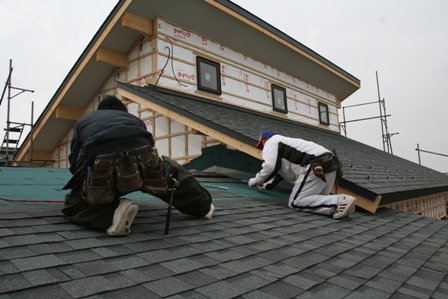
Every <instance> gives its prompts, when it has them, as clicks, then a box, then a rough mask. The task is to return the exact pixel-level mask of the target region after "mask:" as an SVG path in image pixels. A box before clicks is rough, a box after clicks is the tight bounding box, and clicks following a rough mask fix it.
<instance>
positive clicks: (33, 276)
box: [0, 184, 448, 299]
mask: <svg viewBox="0 0 448 299" xmlns="http://www.w3.org/2000/svg"><path fill="white" fill-rule="evenodd" d="M239 185H241V184H239ZM234 188H240V187H238V186H237V185H235V186H234V187H232V185H230V187H229V189H228V191H224V192H223V191H214V190H211V192H212V195H213V196H214V197H215V198H216V197H218V198H219V197H220V196H217V195H216V194H217V193H213V192H221V196H222V195H223V193H232V192H235V191H234ZM215 190H216V189H215ZM260 192H261V191H256V190H253V191H252V194H251V196H249V197H247V196H245V197H244V198H243V199H237V200H219V199H218V200H215V201H214V204H215V206H216V208H217V209H216V211H215V214H214V217H213V219H212V220H209V221H206V220H198V219H195V218H193V217H191V216H186V215H183V214H180V213H178V212H177V211H176V210H174V212H173V215H172V217H171V220H172V222H171V230H170V233H169V234H168V235H165V234H164V224H165V213H166V205H165V204H164V203H162V202H161V201H157V200H143V201H138V204H139V207H140V210H139V213H138V215H137V217H136V219H135V221H134V224H133V226H132V232H131V234H129V235H128V236H125V237H118V238H117V237H115V238H114V237H109V236H108V235H107V234H106V233H105V232H102V231H91V230H86V229H84V228H82V227H80V226H78V225H76V224H72V223H70V222H69V221H68V220H67V219H66V218H65V217H64V216H63V214H62V213H61V212H60V210H61V208H62V204H45V205H43V204H40V205H37V204H31V205H10V206H2V207H1V209H0V236H1V240H0V286H1V287H0V298H85V297H88V298H123V297H125V298H162V297H163V298H220V299H221V298H257V299H258V298H292V297H294V298H447V294H448V244H447V242H448V241H447V240H448V224H447V222H444V221H440V220H435V219H431V218H427V217H423V216H419V215H413V214H410V213H406V212H400V211H394V210H391V209H380V210H379V211H378V212H377V213H376V214H370V213H363V212H360V211H357V212H355V213H354V214H352V215H351V217H350V218H346V219H343V220H333V219H331V218H328V217H325V216H320V215H314V214H307V213H299V212H294V211H292V210H289V209H288V208H287V206H286V199H285V198H287V194H285V197H284V198H282V199H275V197H273V198H271V199H257V194H258V193H260ZM224 195H225V194H224ZM277 198H278V194H277Z"/></svg>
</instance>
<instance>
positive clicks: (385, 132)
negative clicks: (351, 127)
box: [341, 72, 399, 154]
mask: <svg viewBox="0 0 448 299" xmlns="http://www.w3.org/2000/svg"><path fill="white" fill-rule="evenodd" d="M375 73H376V84H377V90H378V101H374V102H369V103H363V104H358V105H351V106H345V107H342V115H343V118H344V121H343V122H341V128H342V130H343V131H344V136H345V137H347V123H350V122H356V121H362V120H369V119H375V118H380V120H381V135H382V139H383V151H386V149H387V152H388V153H390V154H393V151H392V141H391V137H392V136H393V135H396V134H399V133H392V134H390V133H389V128H388V127H387V118H388V117H389V116H391V115H390V114H386V100H385V99H384V98H383V99H382V100H381V96H380V85H379V82H378V72H375ZM376 103H378V105H379V108H380V116H374V117H367V118H360V119H354V120H349V121H346V120H345V108H351V107H357V106H363V105H370V104H376Z"/></svg>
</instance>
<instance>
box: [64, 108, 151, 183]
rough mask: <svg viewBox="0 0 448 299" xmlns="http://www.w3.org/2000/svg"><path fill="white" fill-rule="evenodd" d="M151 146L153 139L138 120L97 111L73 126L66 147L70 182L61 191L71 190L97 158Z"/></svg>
mask: <svg viewBox="0 0 448 299" xmlns="http://www.w3.org/2000/svg"><path fill="white" fill-rule="evenodd" d="M147 144H149V145H151V146H154V138H153V136H152V134H151V133H150V132H148V130H147V129H146V126H145V124H144V122H143V121H142V120H141V119H139V118H138V117H136V116H134V115H132V114H130V113H128V112H125V111H120V110H97V111H94V112H91V113H89V114H87V115H85V116H84V117H82V118H81V119H79V120H78V122H77V123H76V124H75V127H74V132H73V138H72V141H71V146H70V155H69V162H70V172H71V173H72V174H73V178H72V179H71V180H70V181H69V183H68V184H67V185H66V186H65V187H64V189H69V188H72V187H73V186H74V185H75V183H76V178H77V176H79V175H80V174H81V173H83V172H84V170H85V168H86V166H87V165H89V164H91V163H92V162H93V160H94V158H95V157H96V156H97V155H100V154H106V153H112V152H114V151H116V150H119V149H121V148H130V147H134V146H142V145H147Z"/></svg>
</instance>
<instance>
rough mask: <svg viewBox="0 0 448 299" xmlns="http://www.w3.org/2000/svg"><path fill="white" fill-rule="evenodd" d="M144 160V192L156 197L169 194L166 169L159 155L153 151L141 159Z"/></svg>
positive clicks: (142, 165)
mask: <svg viewBox="0 0 448 299" xmlns="http://www.w3.org/2000/svg"><path fill="white" fill-rule="evenodd" d="M141 160H142V164H141V167H142V176H143V189H142V191H143V192H145V193H148V194H151V195H154V196H162V195H165V194H167V192H168V180H167V177H166V174H165V172H166V171H165V167H164V164H163V163H162V159H160V158H159V157H158V155H157V152H155V151H151V152H149V153H147V154H145V155H143V156H142V157H141Z"/></svg>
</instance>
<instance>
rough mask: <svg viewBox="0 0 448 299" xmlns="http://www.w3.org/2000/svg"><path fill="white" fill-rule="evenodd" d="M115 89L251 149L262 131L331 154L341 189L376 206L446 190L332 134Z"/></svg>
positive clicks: (154, 93) (174, 95)
mask: <svg viewBox="0 0 448 299" xmlns="http://www.w3.org/2000/svg"><path fill="white" fill-rule="evenodd" d="M118 87H119V88H123V89H125V90H127V91H129V92H132V93H134V94H136V95H138V96H140V97H142V98H144V99H146V100H148V101H151V102H154V103H156V104H158V105H161V106H163V107H165V108H167V109H169V110H171V111H174V112H176V113H179V114H181V115H183V116H186V117H188V118H190V119H192V120H194V121H197V122H199V123H201V124H204V125H207V126H210V127H212V128H214V129H216V130H218V131H219V132H221V133H223V134H226V135H228V136H231V137H233V138H235V139H237V140H240V141H241V142H243V143H246V144H250V145H255V144H256V142H257V141H258V138H259V136H260V132H261V131H263V130H265V129H273V130H275V131H276V132H278V133H279V134H282V135H285V136H290V137H297V138H302V139H305V140H310V141H313V142H316V143H318V144H321V145H323V146H324V147H326V148H328V149H330V150H332V149H335V150H336V152H337V154H338V156H339V157H340V159H341V161H342V163H343V165H344V177H343V178H342V179H341V180H340V185H341V186H343V187H346V188H347V189H349V190H355V191H356V193H358V194H361V195H363V196H364V197H366V198H368V199H371V200H374V199H375V198H376V196H377V195H381V196H382V201H381V204H387V203H390V202H394V201H400V200H404V199H409V198H410V196H411V195H412V198H415V197H420V196H425V195H430V194H435V193H440V192H446V191H448V176H447V175H445V174H443V173H440V172H437V171H435V170H432V169H430V168H427V167H424V166H421V165H419V164H416V163H413V162H411V161H408V160H405V159H403V158H400V157H398V156H394V155H392V154H389V153H386V152H384V151H381V150H378V149H376V148H373V147H371V146H368V145H365V144H363V143H360V142H357V141H355V140H352V139H350V138H346V137H344V136H342V135H340V134H338V133H335V132H330V131H328V130H322V129H319V128H316V127H312V126H307V125H305V124H301V123H297V122H293V121H289V120H287V119H284V118H279V117H275V116H273V115H268V114H265V113H259V112H257V111H253V110H249V109H244V108H241V107H236V106H232V105H228V104H225V103H220V102H216V101H210V100H205V99H202V98H200V97H196V96H192V95H188V94H184V93H181V92H177V91H172V90H167V89H164V88H160V87H157V88H154V87H153V86H151V85H149V86H147V87H139V86H135V85H131V84H125V83H118Z"/></svg>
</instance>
